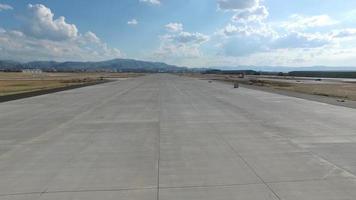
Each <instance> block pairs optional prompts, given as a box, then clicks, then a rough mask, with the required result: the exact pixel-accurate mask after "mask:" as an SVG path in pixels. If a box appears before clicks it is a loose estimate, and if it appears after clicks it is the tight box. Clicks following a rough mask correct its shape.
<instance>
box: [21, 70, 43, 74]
mask: <svg viewBox="0 0 356 200" xmlns="http://www.w3.org/2000/svg"><path fill="white" fill-rule="evenodd" d="M42 72H43V71H42V70H41V69H23V70H22V73H25V74H42Z"/></svg>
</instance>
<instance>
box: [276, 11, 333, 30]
mask: <svg viewBox="0 0 356 200" xmlns="http://www.w3.org/2000/svg"><path fill="white" fill-rule="evenodd" d="M337 23H338V21H336V20H334V19H332V18H331V17H330V16H328V15H316V16H304V15H298V14H295V15H292V16H290V19H289V20H288V21H286V22H283V23H282V27H284V28H286V29H288V30H305V29H308V28H314V27H323V26H332V25H335V24H337Z"/></svg>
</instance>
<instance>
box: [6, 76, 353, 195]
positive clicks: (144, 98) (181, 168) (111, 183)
mask: <svg viewBox="0 0 356 200" xmlns="http://www.w3.org/2000/svg"><path fill="white" fill-rule="evenodd" d="M355 175H356V110H354V109H351V108H345V107H338V106H332V105H327V104H323V103H318V102H313V101H308V100H303V99H297V98H293V97H287V96H282V95H278V94H272V93H267V92H262V91H256V90H250V89H245V88H240V89H233V88H232V86H231V87H230V86H229V85H226V84H222V83H217V82H213V83H208V81H207V80H198V79H192V78H184V77H178V76H174V75H166V74H159V75H148V76H144V77H139V78H133V79H127V80H121V81H117V82H111V83H106V84H102V85H95V86H90V87H85V88H80V89H75V90H70V91H64V92H60V93H55V94H48V95H44V96H38V97H33V98H28V99H22V100H17V101H12V102H7V103H2V104H0V200H37V199H39V200H44V199H45V200H56V199H61V200H62V199H70V200H72V199H73V200H74V199H75V200H91V199H93V200H99V199H100V200H118V199H125V200H156V199H160V200H191V199H192V200H195V199H196V200H272V199H277V200H278V199H282V200H341V199H342V200H354V199H356V177H355Z"/></svg>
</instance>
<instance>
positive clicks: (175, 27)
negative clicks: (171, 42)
mask: <svg viewBox="0 0 356 200" xmlns="http://www.w3.org/2000/svg"><path fill="white" fill-rule="evenodd" d="M165 27H166V29H167V30H168V31H170V32H181V31H183V24H181V23H169V24H167V25H166V26H165Z"/></svg>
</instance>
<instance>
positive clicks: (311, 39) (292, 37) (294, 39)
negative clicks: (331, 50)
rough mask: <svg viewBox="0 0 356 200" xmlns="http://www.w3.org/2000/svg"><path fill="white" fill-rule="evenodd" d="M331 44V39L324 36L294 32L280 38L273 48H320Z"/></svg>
mask: <svg viewBox="0 0 356 200" xmlns="http://www.w3.org/2000/svg"><path fill="white" fill-rule="evenodd" d="M330 43H331V40H330V38H329V37H327V36H325V35H322V34H305V33H304V34H303V33H298V32H292V33H289V34H286V35H283V36H281V37H279V38H278V39H276V40H275V41H274V42H273V44H272V45H271V46H272V47H273V48H277V49H291V48H292V49H293V48H318V47H323V46H326V45H328V44H330Z"/></svg>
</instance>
